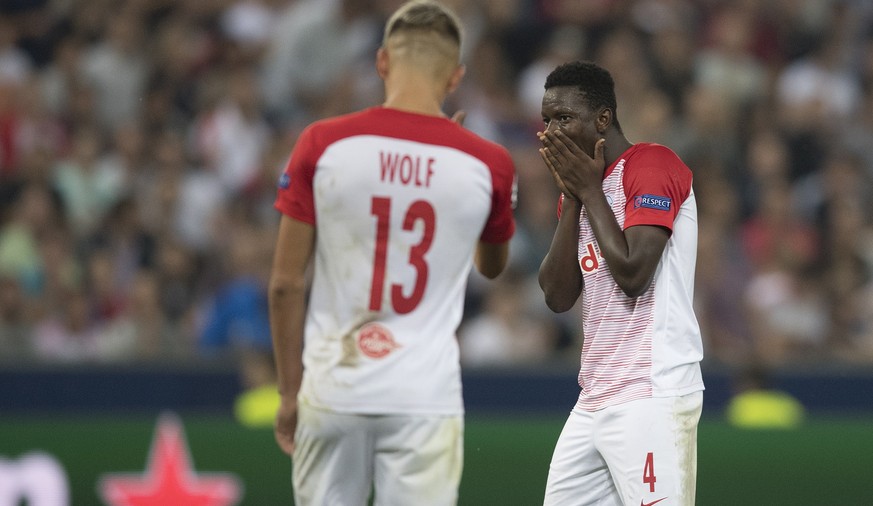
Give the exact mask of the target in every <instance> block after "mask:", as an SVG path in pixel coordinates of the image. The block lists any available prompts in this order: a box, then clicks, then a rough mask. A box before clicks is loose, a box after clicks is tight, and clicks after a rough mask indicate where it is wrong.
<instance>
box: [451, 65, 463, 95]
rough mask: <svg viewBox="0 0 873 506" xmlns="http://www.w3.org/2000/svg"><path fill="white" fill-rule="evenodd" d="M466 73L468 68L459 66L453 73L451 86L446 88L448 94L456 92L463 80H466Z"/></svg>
mask: <svg viewBox="0 0 873 506" xmlns="http://www.w3.org/2000/svg"><path fill="white" fill-rule="evenodd" d="M466 73H467V67H465V66H464V65H463V64H461V65H458V66H457V68H455V70H454V72H452V76H451V77H450V78H449V86H448V87H447V88H446V92H447V93H451V92H453V91H455V90H456V89H457V88H458V86H460V84H461V80H462V79H464V74H466Z"/></svg>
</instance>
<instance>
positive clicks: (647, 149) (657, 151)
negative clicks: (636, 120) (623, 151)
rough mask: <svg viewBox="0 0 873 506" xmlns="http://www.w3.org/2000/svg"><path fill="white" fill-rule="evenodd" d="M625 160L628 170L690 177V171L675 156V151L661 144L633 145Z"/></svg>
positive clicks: (642, 143) (643, 143) (644, 143)
mask: <svg viewBox="0 0 873 506" xmlns="http://www.w3.org/2000/svg"><path fill="white" fill-rule="evenodd" d="M631 149H632V151H631V153H629V156H628V159H627V165H628V167H629V168H631V167H633V168H636V169H644V170H647V171H651V170H655V171H666V172H674V173H675V172H678V173H685V172H687V173H688V175H689V176H690V175H691V169H689V168H688V166H687V165H685V162H683V161H682V159H681V158H680V157H679V155H677V154H676V152H675V151H673V150H672V149H670V148H669V147H667V146H664V145H663V144H657V143H654V142H640V143H637V144H634V145H633V147H632V148H631Z"/></svg>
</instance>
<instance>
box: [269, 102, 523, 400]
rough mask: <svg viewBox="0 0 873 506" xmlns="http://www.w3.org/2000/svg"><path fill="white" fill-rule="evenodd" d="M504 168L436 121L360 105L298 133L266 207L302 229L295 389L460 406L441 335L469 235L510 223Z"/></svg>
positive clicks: (508, 169) (485, 145)
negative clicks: (305, 262)
mask: <svg viewBox="0 0 873 506" xmlns="http://www.w3.org/2000/svg"><path fill="white" fill-rule="evenodd" d="M514 174H515V170H514V166H513V163H512V160H511V158H510V156H509V153H508V152H507V151H506V150H505V149H504V148H502V147H500V146H498V145H496V144H494V143H491V142H489V141H486V140H484V139H481V138H480V137H478V136H476V135H475V134H473V133H471V132H469V131H468V130H465V129H464V128H462V127H461V126H460V125H457V124H456V123H454V122H452V121H451V120H449V119H447V118H439V117H433V116H424V115H419V114H413V113H407V112H403V111H399V110H395V109H388V108H384V107H374V108H370V109H367V110H365V111H361V112H358V113H354V114H350V115H346V116H342V117H339V118H334V119H330V120H325V121H320V122H317V123H314V124H313V125H311V126H310V127H308V128H307V129H306V130H305V131H304V132H303V133H302V134H301V136H300V138H299V140H298V142H297V145H296V146H295V148H294V152H293V154H292V156H291V160H290V162H289V164H288V168H287V169H286V172H285V173H284V174H283V176H282V178H281V179H280V185H279V195H278V198H277V200H276V207H277V208H278V209H279V210H280V211H281V212H282V213H284V214H286V215H288V216H290V217H292V218H294V219H297V220H300V221H303V222H307V223H311V224H314V225H315V227H316V243H315V265H314V277H313V282H312V283H313V284H312V290H311V293H310V300H309V306H308V312H307V317H306V329H305V337H304V350H303V364H304V376H303V385H302V387H301V390H300V394H299V395H300V397H301V399H302V400H304V401H305V402H307V403H309V404H311V405H313V406H316V407H321V408H325V409H329V410H333V411H337V412H347V413H361V414H370V413H372V414H407V413H408V414H460V413H463V404H462V396H461V376H460V364H459V358H458V344H457V339H456V336H455V332H456V330H457V327H458V325H459V323H460V321H461V316H462V309H463V302H464V295H465V290H466V283H467V278H468V275H469V272H470V269H471V266H472V259H473V254H474V250H475V247H476V245H477V243H478V241H479V240H484V241H488V242H494V243H502V242H506V241H508V240H509V239H510V238H511V236H512V234H513V232H514V227H515V224H514V220H513V216H512V209H511V200H512V198H513V180H514Z"/></svg>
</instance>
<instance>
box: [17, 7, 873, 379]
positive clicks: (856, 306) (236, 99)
mask: <svg viewBox="0 0 873 506" xmlns="http://www.w3.org/2000/svg"><path fill="white" fill-rule="evenodd" d="M449 3H451V5H453V6H455V7H456V8H457V9H458V11H459V12H460V14H461V16H462V17H463V19H464V23H465V25H466V26H467V27H468V33H467V35H468V37H467V40H468V41H469V43H467V44H465V47H464V48H462V54H463V61H464V63H465V64H467V66H468V78H467V79H465V81H464V83H463V86H462V87H461V89H460V90H458V93H457V94H455V96H453V97H452V98H450V102H449V103H448V104H447V108H448V109H458V108H464V109H467V110H468V111H469V113H470V115H469V117H468V121H467V122H466V123H465V125H466V126H467V128H469V129H471V130H473V131H474V132H476V133H479V134H482V135H485V136H488V137H492V138H495V139H499V140H500V141H501V142H505V143H507V147H508V148H509V149H510V152H511V153H512V154H513V156H514V158H515V159H516V162H517V163H516V165H517V167H518V175H519V183H520V184H519V189H520V190H519V205H518V209H517V211H516V217H517V222H518V233H517V234H516V236H515V238H514V239H513V252H514V254H513V257H512V258H511V259H510V261H511V264H512V266H513V268H514V269H518V270H521V271H522V272H525V273H527V274H526V275H528V276H532V275H534V274H533V273H534V272H535V270H536V265H537V264H538V262H537V259H539V258H542V256H543V255H544V253H545V251H546V250H547V248H548V244H549V239H550V237H548V236H549V235H550V234H548V233H543V231H544V230H545V231H548V230H549V229H550V228H551V223H552V222H551V220H552V219H553V217H554V206H552V205H544V204H542V202H552V196H553V194H554V188H552V186H551V185H550V184H548V183H549V181H548V179H546V184H543V183H542V176H544V175H545V176H547V174H545V172H546V171H545V169H544V168H543V167H542V165H541V162H540V161H539V160H537V159H533V160H532V159H531V158H530V157H529V156H528V154H529V153H530V152H531V149H532V147H533V146H535V145H536V139H535V137H534V135H533V133H534V132H535V131H536V126H535V125H537V124H538V123H539V121H540V119H541V118H540V117H539V98H538V97H539V95H537V94H538V93H541V91H542V89H541V85H540V87H539V88H538V87H537V85H536V84H535V83H536V82H537V81H538V80H539V81H540V83H541V82H542V76H543V69H544V68H550V65H549V64H548V62H553V63H554V62H556V61H557V60H558V59H563V60H569V59H572V58H565V57H564V58H562V56H561V55H563V56H566V55H573V58H580V59H595V60H598V61H600V63H602V64H604V65H605V66H607V67H608V68H610V69H611V70H614V71H616V72H623V69H624V67H623V66H625V65H628V64H629V62H632V64H633V72H632V73H629V74H630V76H622V77H621V79H620V80H619V83H620V85H621V86H622V89H620V90H619V92H620V94H621V97H620V99H621V100H623V103H625V104H626V105H625V107H628V108H631V107H635V108H636V111H637V114H635V115H634V117H633V118H628V119H627V124H626V125H623V126H625V128H626V129H627V130H628V135H629V137H632V138H633V139H632V140H635V139H658V140H660V141H661V142H663V143H665V144H667V145H670V146H672V147H674V149H675V150H676V152H677V154H679V155H680V156H681V157H682V158H683V159H684V160H686V161H687V162H688V165H689V166H690V167H691V168H692V170H693V171H694V172H695V181H696V185H697V186H698V188H697V190H699V192H700V195H701V196H703V195H705V194H709V195H710V196H711V197H710V198H711V199H712V200H713V201H714V202H713V203H712V208H713V209H712V212H709V211H706V207H707V206H709V205H710V203H709V202H708V201H709V200H710V198H707V199H703V198H701V199H700V201H699V202H698V204H699V205H700V207H701V215H700V219H701V230H704V229H705V230H706V232H704V233H703V234H702V235H701V239H700V247H701V251H700V257H699V263H698V267H699V272H700V273H701V275H700V276H699V277H698V289H697V291H696V297H697V299H698V301H697V303H698V307H699V311H700V312H699V317H700V320H701V324H702V325H703V326H704V328H705V329H708V330H705V331H704V338H705V339H706V340H707V344H706V345H707V351H708V353H707V358H706V360H707V361H713V362H717V363H718V362H724V363H729V364H739V363H741V362H742V361H743V360H745V359H744V358H742V357H745V356H746V355H747V354H751V353H753V351H752V350H755V349H758V346H757V343H756V341H757V340H758V339H759V337H756V336H758V333H756V332H752V331H751V330H750V329H749V328H746V325H745V323H751V321H752V320H750V319H749V317H748V315H745V314H743V311H744V310H745V309H742V308H741V307H738V305H741V304H742V301H743V299H742V297H741V296H739V295H738V294H739V293H742V292H743V291H744V288H745V287H746V286H748V283H749V282H750V281H751V280H754V279H756V278H752V277H751V276H753V275H758V274H760V273H759V272H758V271H757V270H756V271H754V272H753V271H751V270H750V269H752V267H753V266H754V265H757V263H756V262H758V261H759V260H760V257H761V256H766V255H764V252H767V251H769V252H770V253H767V255H770V254H772V252H773V251H772V246H773V241H770V240H769V239H767V238H766V237H763V238H762V237H761V236H762V235H766V234H764V233H763V232H761V230H763V229H761V228H759V225H760V223H759V224H758V225H750V224H751V223H753V222H760V219H761V218H762V216H763V209H762V208H763V206H764V205H765V203H766V202H768V201H770V200H771V197H773V196H772V195H770V191H769V190H766V188H767V187H768V186H770V185H771V184H773V185H777V186H782V187H784V192H785V195H786V199H787V200H786V202H787V204H786V205H788V207H787V209H786V211H785V212H787V213H789V214H790V215H791V216H790V218H791V219H792V220H797V221H801V222H802V228H804V229H805V230H808V229H810V228H811V230H812V233H811V234H810V235H807V234H808V231H805V232H803V233H801V234H798V235H799V236H801V238H800V239H798V240H797V241H794V244H791V247H790V248H789V249H791V250H794V252H793V253H791V255H794V256H796V257H797V258H803V261H802V263H804V264H806V267H805V268H804V269H810V270H809V271H807V270H804V269H801V270H800V271H799V273H806V272H815V273H817V274H816V276H817V277H818V278H819V280H820V281H819V282H815V283H812V284H809V285H808V286H806V287H805V288H804V290H805V291H808V296H809V299H808V300H810V301H811V300H820V299H824V300H825V301H826V302H827V303H826V304H825V307H824V309H823V313H822V312H821V311H822V308H821V307H819V306H818V304H815V305H814V307H815V308H816V309H815V312H814V314H816V315H818V316H816V318H815V321H816V328H819V327H818V326H819V325H821V326H823V327H824V328H823V330H816V334H822V335H824V336H827V337H825V338H816V339H815V340H813V341H811V347H812V349H811V350H809V351H812V352H814V355H815V360H817V361H818V362H827V361H838V362H843V361H851V362H860V363H865V364H870V363H873V330H871V329H873V321H871V316H870V315H871V314H873V311H871V308H870V306H869V304H870V302H869V301H870V300H871V297H870V291H871V281H870V279H871V277H873V260H871V256H873V254H871V253H870V251H871V246H870V239H869V237H870V234H871V232H870V231H871V227H873V212H871V210H870V208H869V202H873V198H871V196H870V195H869V194H864V193H863V190H865V189H866V190H867V191H869V189H870V188H871V187H873V186H871V183H870V180H871V177H873V143H871V142H870V138H871V136H873V36H871V34H873V31H871V30H870V26H873V8H871V7H870V5H869V2H861V1H849V2H828V1H805V2H794V1H780V2H757V3H756V2H748V1H740V0H733V1H725V2H689V1H669V2H664V1H651V0H616V1H609V2H579V1H578V0H512V1H482V2H467V1H459V0H451V2H449ZM396 5H397V2H396V1H394V0H387V1H386V0H223V1H214V2H213V1H199V0H184V1H181V0H180V1H175V2H174V1H166V0H146V1H142V0H117V1H113V0H77V1H76V2H69V1H53V2H46V1H38V2H11V3H10V2H0V265H2V266H3V267H2V268H0V270H4V272H5V273H6V274H4V275H5V276H7V277H9V276H8V273H9V272H13V275H12V277H13V278H15V279H16V280H18V283H19V288H20V290H21V291H22V294H23V296H24V297H25V299H26V305H27V307H28V308H29V309H28V311H25V316H26V319H28V320H29V321H28V322H27V323H26V325H30V326H32V325H33V324H34V323H35V321H34V319H41V318H43V317H44V316H45V315H44V314H42V313H45V312H47V311H50V310H51V309H52V308H54V307H55V305H56V304H57V302H58V300H60V299H61V298H62V297H63V294H64V293H66V292H65V291H66V290H69V289H71V288H73V287H76V286H77V284H79V283H82V282H83V274H84V273H85V266H87V265H89V264H90V261H89V257H90V256H91V255H96V254H99V251H100V250H101V248H103V247H105V248H108V251H109V252H110V254H111V256H112V258H113V260H112V263H113V264H114V265H115V272H117V273H118V274H119V277H120V278H121V279H122V281H120V282H118V285H117V289H118V290H119V291H120V292H122V293H121V294H119V296H120V297H122V298H124V299H126V300H134V299H135V298H136V297H138V296H134V293H135V292H138V291H140V290H142V291H144V292H146V291H148V290H147V289H145V288H143V285H147V284H148V283H149V282H142V283H140V281H135V280H139V279H140V278H141V274H142V273H141V272H140V268H145V269H147V272H148V273H149V274H148V275H147V276H145V277H150V278H151V279H152V282H153V283H154V284H155V285H156V286H155V287H154V288H155V289H156V290H157V291H158V293H159V294H160V296H159V298H158V303H159V306H160V314H161V316H162V321H163V322H164V325H163V326H162V327H161V328H162V329H163V330H162V331H161V332H163V334H164V339H160V340H156V341H155V340H152V341H151V342H153V346H159V347H162V346H166V347H168V352H170V351H171V350H175V351H172V353H178V354H180V355H181V356H190V355H195V354H196V352H195V350H196V340H197V336H198V335H199V332H200V331H201V329H202V321H201V320H199V318H202V315H203V313H202V309H203V308H204V307H206V306H207V305H208V301H210V300H212V299H213V298H214V297H215V295H216V293H218V290H219V287H221V286H224V285H225V284H226V283H227V282H228V279H229V278H228V276H229V274H228V272H226V271H224V270H222V269H219V268H217V267H216V266H218V265H221V264H222V262H224V261H225V257H226V256H227V254H228V251H229V250H227V249H225V248H221V247H217V246H216V244H217V243H218V242H219V239H220V235H221V228H220V227H221V226H222V225H221V224H222V223H224V220H226V219H227V217H226V214H227V212H235V211H228V208H229V207H230V204H229V203H230V202H233V203H234V206H237V205H238V206H240V207H242V208H246V209H248V211H247V212H249V217H248V218H247V219H248V220H249V221H248V222H249V224H250V225H251V226H252V227H254V228H259V227H270V226H273V225H274V223H275V221H276V220H277V217H276V215H275V212H273V210H272V209H271V206H270V204H271V199H270V198H269V197H268V195H270V194H271V193H272V191H273V188H272V187H271V186H272V185H274V183H275V178H276V177H278V175H279V172H280V170H281V167H282V166H283V165H284V164H285V162H286V161H287V160H285V159H284V158H286V156H285V155H287V153H288V152H289V151H290V148H291V146H292V145H293V144H294V142H295V141H296V138H297V136H298V135H299V132H300V130H301V127H302V126H303V125H304V124H306V123H307V122H308V121H310V120H313V119H317V118H321V117H324V116H325V115H326V114H333V113H341V112H347V111H350V110H353V109H356V108H358V107H359V106H360V105H361V104H364V103H373V102H377V101H378V100H379V98H380V94H381V82H380V81H379V80H378V79H377V78H375V77H374V76H373V73H372V62H371V55H372V52H373V50H374V49H375V47H376V45H378V41H379V38H380V33H379V32H380V30H379V27H380V24H381V22H382V21H384V20H385V18H386V17H387V15H388V14H389V13H390V12H391V11H393V9H394V8H395V7H396ZM553 66H554V65H551V67H553ZM301 69H303V70H301ZM537 76H540V77H539V78H537ZM531 83H534V84H531ZM625 87H626V89H625ZM231 88H233V92H232V93H231ZM531 97H537V98H534V99H531ZM484 104H487V106H485V105H484ZM532 104H533V105H532ZM631 104H634V105H633V106H632V105H631ZM219 119H220V120H219ZM206 125H209V128H207V129H205V130H208V131H210V132H212V133H215V134H216V135H212V136H207V135H202V134H203V133H204V131H205V130H204V128H202V127H205V126H206ZM168 132H169V133H168ZM219 133H220V135H218V134H219ZM237 136H239V138H237ZM204 137H206V138H208V139H209V142H205V139H204ZM198 139H199V140H200V141H201V142H200V143H199V144H198V142H197V140H198ZM243 141H245V142H243ZM283 153H284V154H285V155H283ZM221 174H223V176H221V179H220V175H221ZM777 174H778V178H775V179H774V177H775V175H777ZM709 179H713V180H714V181H715V182H714V183H712V184H710V183H709V182H708V181H709ZM834 181H842V182H839V183H835V182H834ZM833 184H839V185H842V186H843V187H851V188H852V189H851V190H844V191H843V190H836V191H835V190H834V188H832V185H833ZM31 186H36V187H38V188H39V190H33V189H30V190H27V191H26V192H25V193H29V194H30V196H29V197H26V198H24V197H22V198H18V197H15V198H7V195H13V194H16V195H17V194H18V191H19V189H20V188H24V187H31ZM779 191H783V190H778V191H774V193H775V192H779ZM856 192H861V194H860V195H855V193H856ZM22 195H23V193H22ZM777 200H778V198H777ZM768 205H769V204H768ZM128 206H129V207H128ZM734 206H735V207H734ZM129 208H132V209H133V211H130V210H129ZM116 212H118V213H121V214H124V216H125V217H124V218H118V219H116V217H115V216H114V214H115V213H116ZM737 213H738V214H737ZM40 216H41V217H40ZM737 220H739V221H737ZM121 222H124V224H122V223H121ZM704 223H706V224H707V226H704ZM744 224H745V225H748V226H743V225H744ZM116 228H118V229H119V230H116ZM764 228H766V230H770V228H767V227H764ZM712 229H716V230H718V233H715V232H711V231H712ZM750 229H758V232H754V233H752V232H750ZM767 233H769V232H767ZM792 233H796V232H792ZM789 235H790V234H789ZM816 237H817V238H818V239H815V238H816ZM780 241H782V239H780ZM789 241H793V240H789ZM816 241H818V242H819V243H818V244H815V243H816ZM810 243H812V244H813V245H812V246H810ZM107 244H108V246H107ZM96 245H100V247H99V248H98V247H96ZM813 250H817V251H813ZM23 251H26V253H22V252H23ZM135 257H136V259H135V260H134V258H135ZM13 264H14V267H10V266H12V265H13ZM755 268H756V269H757V267H755ZM788 272H791V273H792V274H790V275H789V276H788V278H789V279H793V278H794V277H795V276H797V275H798V271H796V270H794V269H789V271H788ZM771 281H772V280H771ZM793 282H794V281H792V283H793ZM789 284H790V283H789ZM765 285H766V286H771V287H772V286H774V285H771V284H769V283H765ZM720 286H722V287H724V290H723V292H721V293H719V287H720ZM468 288H469V290H470V297H469V299H468V312H467V317H468V318H475V317H476V316H477V314H479V312H481V311H482V310H483V309H484V306H482V305H481V301H483V300H485V299H486V298H487V296H488V291H489V290H490V289H491V288H490V287H489V286H488V285H486V284H484V283H479V282H477V281H476V278H475V276H474V277H473V278H471V282H470V284H469V286H468ZM728 294H733V295H730V296H729V295H728ZM84 296H85V297H87V298H89V299H90V301H89V304H90V305H91V306H93V305H94V304H96V302H97V301H96V299H95V297H97V295H96V294H94V293H91V292H87V293H86V294H85V295H84ZM734 296H736V297H738V298H736V297H735V298H732V297H734ZM524 304H527V305H530V306H531V307H527V308H526V311H527V312H528V313H530V314H537V313H538V312H540V311H542V310H543V306H542V302H541V301H538V300H535V301H533V302H531V301H529V300H526V301H525V302H524ZM750 310H751V311H752V312H753V313H754V312H759V311H760V309H754V308H751V309H750ZM122 315H123V316H120V318H122V319H125V320H126V321H133V320H136V319H137V318H138V317H132V316H130V315H129V313H127V312H126V311H125V312H122ZM567 318H568V321H567V322H565V323H567V326H568V327H569V328H575V327H576V325H577V323H578V322H577V321H576V320H578V315H575V314H574V315H568V316H567ZM755 326H757V324H756V325H755ZM149 332H151V331H149ZM149 332H146V333H149ZM760 339H763V338H760ZM154 343H159V344H154ZM566 345H567V339H566V338H562V339H560V340H559V342H558V343H556V345H555V346H556V348H557V349H552V350H549V351H551V352H552V353H553V355H554V356H555V357H556V358H561V357H563V356H564V355H565V352H566V351H567V350H566V349H565V348H562V347H563V346H566ZM864 350H867V351H864ZM2 353H3V346H2V345H0V354H2ZM150 356H154V357H159V356H162V355H161V354H160V353H157V354H150V353H145V354H133V355H132V356H131V357H142V358H143V359H146V358H145V357H150ZM131 359H133V358H131Z"/></svg>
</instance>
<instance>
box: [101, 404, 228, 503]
mask: <svg viewBox="0 0 873 506" xmlns="http://www.w3.org/2000/svg"><path fill="white" fill-rule="evenodd" d="M241 489H242V486H241V485H240V482H239V480H238V479H237V477H236V476H234V475H232V474H225V473H222V474H200V475H198V474H197V473H196V472H195V471H194V469H193V466H192V463H191V455H190V452H189V451H188V444H187V442H186V441H185V434H184V433H183V431H182V423H181V422H180V421H179V419H178V418H177V417H175V416H172V415H163V416H162V417H161V418H160V419H159V420H158V426H157V428H156V429H155V436H154V438H153V439H152V447H151V450H150V456H149V461H148V467H147V468H146V470H145V472H144V473H143V474H142V475H138V474H129V473H125V474H116V473H113V474H107V475H104V476H103V477H102V478H101V480H100V483H99V485H98V490H99V492H100V494H101V496H102V497H103V500H104V501H105V502H106V504H107V505H109V506H230V505H233V504H236V503H237V501H238V500H239V498H240V496H241V493H240V491H241Z"/></svg>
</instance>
